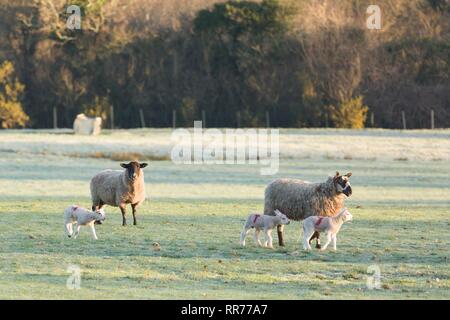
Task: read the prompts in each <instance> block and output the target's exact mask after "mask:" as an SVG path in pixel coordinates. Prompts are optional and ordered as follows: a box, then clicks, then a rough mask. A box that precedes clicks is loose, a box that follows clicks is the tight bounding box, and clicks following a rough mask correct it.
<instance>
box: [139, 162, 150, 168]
mask: <svg viewBox="0 0 450 320" xmlns="http://www.w3.org/2000/svg"><path fill="white" fill-rule="evenodd" d="M139 166H140V167H141V169H144V168H145V167H146V166H148V163H141V164H140V165H139Z"/></svg>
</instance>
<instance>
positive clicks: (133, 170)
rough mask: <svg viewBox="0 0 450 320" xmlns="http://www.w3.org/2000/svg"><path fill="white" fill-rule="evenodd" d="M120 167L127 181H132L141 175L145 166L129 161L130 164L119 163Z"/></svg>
mask: <svg viewBox="0 0 450 320" xmlns="http://www.w3.org/2000/svg"><path fill="white" fill-rule="evenodd" d="M120 166H121V167H122V168H125V169H126V172H127V177H128V179H130V180H131V181H134V180H136V179H137V178H139V177H140V176H141V175H142V169H144V168H145V167H146V166H147V164H146V163H139V162H137V161H131V162H130V163H121V164H120Z"/></svg>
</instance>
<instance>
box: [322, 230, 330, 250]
mask: <svg viewBox="0 0 450 320" xmlns="http://www.w3.org/2000/svg"><path fill="white" fill-rule="evenodd" d="M330 242H331V233H330V232H327V242H326V243H325V244H324V246H323V247H322V249H320V251H325V250H326V248H327V247H328V245H329V244H330Z"/></svg>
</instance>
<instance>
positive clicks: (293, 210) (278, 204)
mask: <svg viewBox="0 0 450 320" xmlns="http://www.w3.org/2000/svg"><path fill="white" fill-rule="evenodd" d="M351 175H352V174H351V172H349V173H347V174H346V175H344V176H341V175H340V174H339V172H336V175H335V176H334V177H329V178H328V179H327V180H326V181H325V182H320V183H310V182H306V181H302V180H297V179H278V180H275V181H273V182H271V183H270V184H269V185H268V186H267V188H266V191H265V197H264V214H267V215H273V212H274V211H275V210H280V211H281V212H283V213H284V214H285V215H286V216H287V217H288V218H289V219H291V220H296V221H299V220H303V219H305V218H307V217H309V216H326V217H329V216H334V215H336V214H337V213H338V212H340V211H341V210H342V208H343V207H344V199H345V196H347V197H350V196H351V194H352V187H351V186H350V182H349V178H350V177H351ZM344 195H345V196H344ZM283 229H284V226H283V225H278V226H277V232H278V244H279V245H280V246H284V239H283ZM314 238H317V239H318V238H319V234H318V233H314V235H313V236H312V237H311V240H312V239H314ZM319 243H320V242H319V240H317V247H318V248H320V244H319Z"/></svg>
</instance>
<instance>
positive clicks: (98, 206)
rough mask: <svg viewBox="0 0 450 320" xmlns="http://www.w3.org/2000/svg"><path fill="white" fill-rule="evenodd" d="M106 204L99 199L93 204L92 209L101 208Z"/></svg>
mask: <svg viewBox="0 0 450 320" xmlns="http://www.w3.org/2000/svg"><path fill="white" fill-rule="evenodd" d="M104 205H105V203H104V202H103V201H102V200H99V201H98V202H97V203H93V204H92V211H94V212H95V211H97V210H100V209H101V208H103V206H104Z"/></svg>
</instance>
